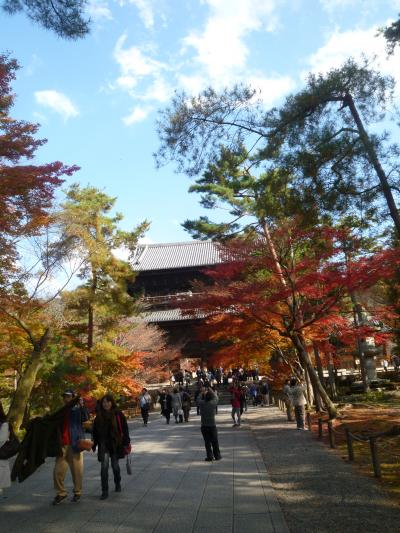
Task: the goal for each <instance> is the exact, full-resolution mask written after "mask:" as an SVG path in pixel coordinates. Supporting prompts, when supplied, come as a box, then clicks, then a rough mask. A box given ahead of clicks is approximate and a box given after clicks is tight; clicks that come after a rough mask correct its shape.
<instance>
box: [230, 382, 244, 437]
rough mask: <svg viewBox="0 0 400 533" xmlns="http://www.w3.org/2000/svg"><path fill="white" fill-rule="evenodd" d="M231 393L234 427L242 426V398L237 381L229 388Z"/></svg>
mask: <svg viewBox="0 0 400 533" xmlns="http://www.w3.org/2000/svg"><path fill="white" fill-rule="evenodd" d="M229 392H230V393H231V405H232V415H231V416H232V420H233V426H234V427H235V426H240V396H241V391H240V388H239V387H238V384H237V382H236V381H235V382H234V383H233V385H232V387H230V388H229Z"/></svg>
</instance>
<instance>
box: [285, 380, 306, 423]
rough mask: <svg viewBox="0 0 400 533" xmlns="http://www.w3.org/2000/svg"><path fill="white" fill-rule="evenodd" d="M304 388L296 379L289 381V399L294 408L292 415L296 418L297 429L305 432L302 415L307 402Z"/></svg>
mask: <svg viewBox="0 0 400 533" xmlns="http://www.w3.org/2000/svg"><path fill="white" fill-rule="evenodd" d="M305 392H306V389H305V386H304V385H303V384H302V383H300V382H299V381H298V380H297V379H296V378H292V379H291V380H290V388H289V397H290V400H291V402H292V405H293V406H294V414H295V417H296V424H297V429H303V430H305V429H306V428H305V426H304V415H305V412H304V410H305V405H306V404H307V400H306V398H305Z"/></svg>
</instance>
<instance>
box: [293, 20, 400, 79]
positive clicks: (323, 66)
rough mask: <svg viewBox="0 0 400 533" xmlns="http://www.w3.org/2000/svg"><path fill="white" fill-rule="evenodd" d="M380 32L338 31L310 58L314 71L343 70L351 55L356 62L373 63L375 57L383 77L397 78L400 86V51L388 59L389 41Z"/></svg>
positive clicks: (374, 29)
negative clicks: (342, 65) (341, 66)
mask: <svg viewBox="0 0 400 533" xmlns="http://www.w3.org/2000/svg"><path fill="white" fill-rule="evenodd" d="M377 31H378V28H377V27H372V28H369V29H366V30H359V29H357V30H350V31H344V32H341V31H339V30H336V31H334V32H333V33H332V34H331V35H330V37H329V38H328V39H327V41H326V43H325V44H324V45H323V46H322V47H321V48H319V49H318V50H317V51H316V52H315V53H314V54H312V55H311V56H310V57H309V58H308V60H307V63H308V65H309V67H310V70H311V71H312V72H314V73H318V72H321V73H326V72H327V71H328V70H330V69H332V68H336V67H339V66H340V65H341V64H343V63H344V62H345V61H346V59H348V57H349V56H352V57H354V58H355V59H361V58H362V57H363V56H365V57H367V58H370V59H371V60H372V59H373V58H375V62H374V66H375V67H376V68H379V70H380V71H381V72H382V73H383V74H390V75H392V76H394V77H395V79H396V81H397V84H400V70H399V68H398V65H399V60H400V50H396V51H395V53H394V54H393V55H392V56H389V57H388V55H387V51H386V40H385V39H384V38H383V37H382V36H381V35H379V36H377ZM306 74H307V72H305V71H303V73H302V77H303V78H304V77H305V76H306ZM399 88H400V87H398V89H399Z"/></svg>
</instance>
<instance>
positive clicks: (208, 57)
mask: <svg viewBox="0 0 400 533" xmlns="http://www.w3.org/2000/svg"><path fill="white" fill-rule="evenodd" d="M122 1H125V0H122ZM130 1H131V2H132V3H135V5H137V6H139V4H140V5H142V1H140V2H139V1H138V2H133V1H132V0H130ZM283 2H284V0H202V3H203V4H205V5H206V6H208V8H209V15H208V18H207V19H206V21H205V23H204V26H203V28H202V29H201V30H199V31H191V32H190V33H189V34H188V35H186V37H185V38H184V39H183V40H182V46H181V49H180V54H179V58H178V60H177V58H176V57H175V58H171V59H169V60H168V62H163V61H159V60H158V59H156V57H157V56H156V54H157V53H158V52H159V51H158V50H157V48H156V47H155V46H151V45H147V46H137V45H133V46H128V45H127V34H126V33H124V34H123V35H121V37H120V38H119V39H118V41H117V43H116V45H115V48H114V58H115V60H116V62H117V64H118V65H119V68H120V74H119V76H118V77H117V79H116V81H115V82H114V84H113V85H112V86H111V87H112V88H113V89H116V88H118V89H120V90H123V91H126V92H127V93H128V94H129V95H130V96H131V97H132V98H133V99H134V100H135V101H136V104H137V103H140V102H149V107H142V106H141V105H137V106H136V107H134V109H133V110H132V112H131V113H130V114H128V115H127V116H125V117H124V118H123V121H124V123H125V124H126V125H131V124H135V123H137V122H139V121H142V120H144V119H145V118H146V117H147V116H148V114H149V113H150V112H151V111H152V110H153V108H155V107H156V105H157V104H159V103H165V102H166V101H168V100H169V99H170V98H171V96H172V95H173V92H174V90H176V89H178V90H180V89H183V90H185V91H186V92H188V93H189V94H198V93H199V92H200V91H201V90H203V89H205V88H206V87H208V86H210V85H212V86H213V87H214V88H215V89H217V90H219V89H222V88H224V87H227V86H232V85H233V84H235V83H243V82H245V83H251V84H252V86H253V87H255V88H257V89H260V96H261V98H262V99H263V100H264V102H265V103H266V104H268V105H271V104H272V103H274V102H276V100H278V99H279V98H281V97H282V96H284V94H285V93H287V92H288V91H289V90H291V89H293V88H294V86H295V82H294V80H293V79H292V78H290V77H288V76H281V75H279V74H276V75H273V76H272V75H270V74H269V75H260V74H259V73H258V72H257V71H254V70H253V69H251V68H249V65H248V58H249V55H250V51H249V48H248V47H247V44H246V42H245V39H246V37H247V36H248V34H250V33H251V32H255V31H267V32H271V31H274V30H275V29H276V28H277V18H276V14H275V12H276V8H277V6H279V5H281V4H282V3H283ZM145 4H146V5H147V6H148V5H149V4H148V2H145ZM151 5H153V4H152V3H151ZM149 23H150V19H149Z"/></svg>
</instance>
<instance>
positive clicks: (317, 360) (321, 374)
mask: <svg viewBox="0 0 400 533" xmlns="http://www.w3.org/2000/svg"><path fill="white" fill-rule="evenodd" d="M313 350H314V357H315V363H316V365H317V372H318V377H319V380H320V382H321V383H322V384H324V382H325V378H324V369H323V366H322V361H321V356H320V355H319V348H318V346H317V345H316V344H315V342H313Z"/></svg>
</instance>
